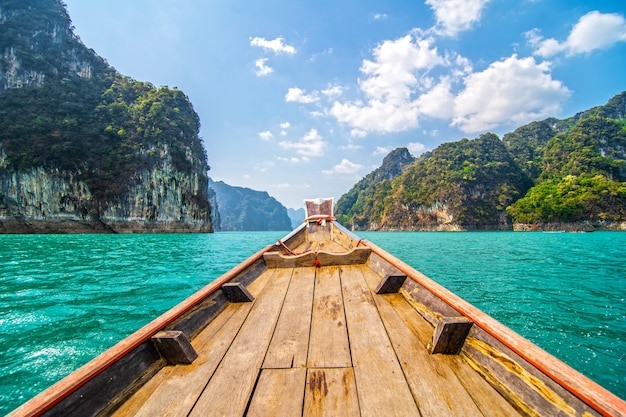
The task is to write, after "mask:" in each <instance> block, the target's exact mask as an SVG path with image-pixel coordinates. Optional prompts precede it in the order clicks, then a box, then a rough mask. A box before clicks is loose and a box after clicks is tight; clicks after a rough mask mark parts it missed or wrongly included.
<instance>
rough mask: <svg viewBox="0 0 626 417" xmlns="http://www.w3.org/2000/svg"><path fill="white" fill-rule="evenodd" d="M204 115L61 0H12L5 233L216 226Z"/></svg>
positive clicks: (2, 187)
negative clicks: (116, 54) (123, 66)
mask: <svg viewBox="0 0 626 417" xmlns="http://www.w3.org/2000/svg"><path fill="white" fill-rule="evenodd" d="M199 127H200V122H199V119H198V116H197V114H196V112H195V111H194V109H193V106H192V105H191V103H190V102H189V100H188V98H187V97H186V96H185V94H184V93H183V92H182V91H179V90H176V89H169V88H167V87H161V88H156V87H154V86H152V85H151V84H149V83H144V82H139V81H135V80H133V79H131V78H128V77H124V76H122V75H121V74H119V73H118V72H117V71H116V70H115V69H114V68H112V67H110V66H109V65H108V64H107V63H106V61H105V60H104V59H102V58H101V57H99V56H98V55H96V53H95V52H94V51H93V50H90V49H88V48H87V47H86V46H85V45H83V44H82V42H81V41H80V39H78V38H77V37H76V36H75V35H74V33H73V30H72V26H71V20H70V18H69V16H68V14H67V11H66V9H65V6H64V4H63V3H62V2H61V1H60V0H29V1H28V2H24V1H4V2H2V5H0V233H3V232H4V233H40V232H62V233H65V232H211V231H212V230H213V227H212V221H211V206H210V203H209V196H208V177H207V171H208V169H209V167H208V164H207V156H206V152H205V150H204V148H203V146H202V143H201V139H200V137H199V136H198V132H199Z"/></svg>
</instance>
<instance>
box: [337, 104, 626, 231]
mask: <svg viewBox="0 0 626 417" xmlns="http://www.w3.org/2000/svg"><path fill="white" fill-rule="evenodd" d="M625 113H626V93H621V94H618V95H617V96H615V97H613V98H612V99H611V100H610V101H609V102H608V103H607V104H606V105H605V106H598V107H595V108H593V109H590V110H587V111H585V112H582V113H579V114H577V115H576V116H574V117H571V118H568V119H564V120H558V119H554V118H550V119H546V120H543V121H537V122H533V123H530V124H528V125H525V126H522V127H520V128H518V129H517V130H515V131H514V132H512V133H509V134H507V135H505V136H504V138H503V140H500V139H499V138H498V137H497V136H496V135H494V134H485V135H482V136H481V137H480V138H478V139H475V140H469V139H463V140H460V141H457V142H450V143H444V144H442V145H441V146H439V147H438V148H437V149H435V150H433V151H432V152H428V153H426V154H424V155H422V156H421V157H420V158H418V159H417V160H416V161H415V162H413V163H412V164H411V165H409V166H408V167H406V168H405V169H404V171H403V172H402V173H401V174H400V175H399V176H398V177H397V178H395V179H393V180H389V179H375V178H374V177H373V176H372V174H370V175H368V176H367V177H365V178H364V179H363V180H361V182H359V183H357V184H356V185H355V186H354V187H353V189H352V190H350V191H349V192H348V193H346V194H345V195H344V196H342V197H341V198H340V200H339V203H338V204H337V208H336V214H337V216H338V218H339V220H340V221H341V222H342V223H343V224H345V225H347V226H351V227H353V228H355V229H403V230H430V229H437V230H439V229H445V230H450V229H494V228H496V229H502V228H511V227H512V224H513V223H565V222H592V223H597V222H624V221H626V194H625V190H626V183H625V182H624V181H626V127H625V126H626V122H625V120H624V117H626V116H625ZM389 156H391V154H390V155H389ZM389 156H388V157H389ZM386 159H387V158H386ZM386 163H390V162H389V161H387V162H386ZM355 195H358V198H357V199H355V198H354V196H355ZM340 203H342V204H340Z"/></svg>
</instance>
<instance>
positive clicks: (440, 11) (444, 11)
mask: <svg viewBox="0 0 626 417" xmlns="http://www.w3.org/2000/svg"><path fill="white" fill-rule="evenodd" d="M488 2H489V0H426V4H428V5H429V6H430V7H431V8H432V9H433V12H435V18H436V20H437V30H436V31H437V32H438V33H440V34H442V35H445V36H450V37H454V36H456V35H457V34H459V33H460V32H462V31H464V30H468V29H470V28H471V27H472V26H473V25H474V24H475V23H476V22H478V21H479V20H480V17H481V13H482V11H483V9H484V8H485V5H486V4H487V3H488Z"/></svg>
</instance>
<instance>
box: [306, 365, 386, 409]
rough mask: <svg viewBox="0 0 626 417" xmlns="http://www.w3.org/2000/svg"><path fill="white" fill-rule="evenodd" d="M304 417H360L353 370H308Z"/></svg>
mask: <svg viewBox="0 0 626 417" xmlns="http://www.w3.org/2000/svg"><path fill="white" fill-rule="evenodd" d="M302 415H303V416H304V417H318V416H327V417H335V416H346V417H353V416H354V417H358V416H360V412H359V400H358V396H357V392H356V384H355V381H354V372H353V369H352V368H325V369H315V368H311V369H308V372H307V380H306V389H305V394H304V410H303V412H302ZM382 415H384V414H382Z"/></svg>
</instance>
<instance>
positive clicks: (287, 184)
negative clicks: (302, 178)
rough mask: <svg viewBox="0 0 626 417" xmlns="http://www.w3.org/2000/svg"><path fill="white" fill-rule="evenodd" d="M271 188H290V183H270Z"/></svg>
mask: <svg viewBox="0 0 626 417" xmlns="http://www.w3.org/2000/svg"><path fill="white" fill-rule="evenodd" d="M271 187H272V188H281V189H283V188H291V184H289V183H288V182H283V183H281V184H272V185H271Z"/></svg>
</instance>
